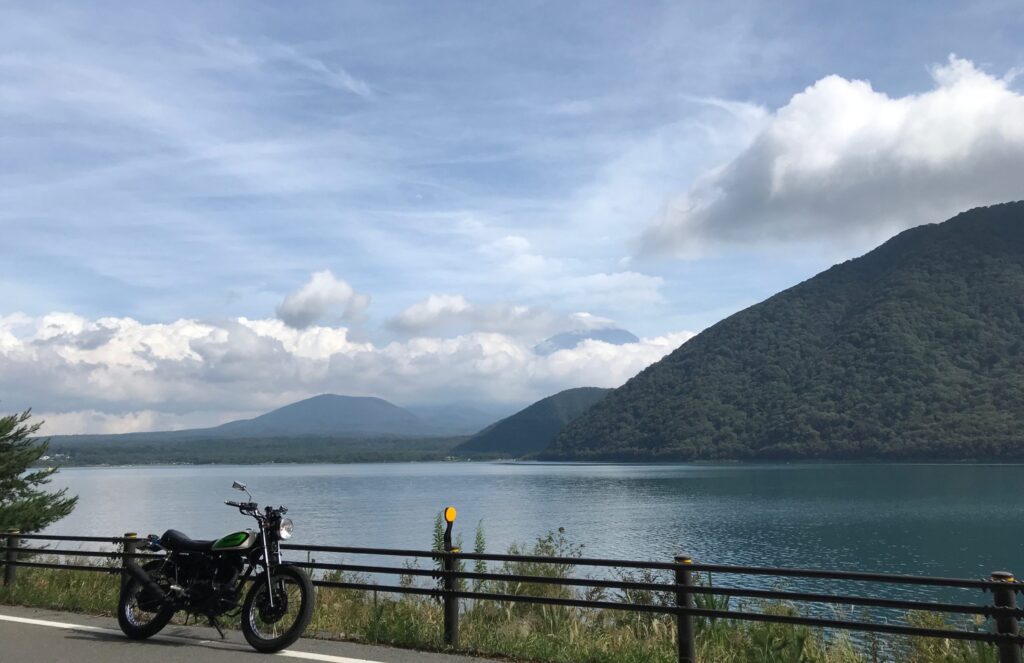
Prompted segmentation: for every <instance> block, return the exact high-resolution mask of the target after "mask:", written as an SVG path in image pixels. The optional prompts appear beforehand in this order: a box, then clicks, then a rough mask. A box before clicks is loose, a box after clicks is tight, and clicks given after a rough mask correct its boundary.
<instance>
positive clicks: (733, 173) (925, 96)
mask: <svg viewBox="0 0 1024 663" xmlns="http://www.w3.org/2000/svg"><path fill="white" fill-rule="evenodd" d="M932 73H933V79H934V82H935V85H934V88H933V89H931V90H929V91H927V92H924V93H922V94H916V95H908V96H905V97H896V98H893V97H889V96H887V95H886V94H884V93H882V92H879V91H876V90H874V89H873V88H872V86H871V84H870V83H869V82H866V81H859V80H847V79H845V78H842V77H840V76H835V75H833V76H828V77H826V78H823V79H821V80H820V81H818V82H817V83H815V84H814V85H812V86H810V87H808V88H807V89H806V90H804V91H803V92H801V93H799V94H797V95H795V96H794V97H793V98H792V99H790V101H789V103H788V104H786V105H785V106H784V107H782V108H780V109H779V110H778V111H776V112H775V113H774V114H773V115H772V116H771V117H770V118H769V119H768V121H767V123H766V124H765V125H764V128H763V129H762V130H761V131H760V133H759V134H757V136H756V137H755V138H754V140H753V142H752V143H751V144H750V145H749V146H748V147H747V148H746V149H745V150H744V151H743V152H741V153H740V154H739V156H737V157H736V158H735V159H733V160H732V161H731V162H730V163H728V164H727V165H725V166H723V167H721V168H719V169H717V170H714V171H712V172H709V173H707V174H705V175H704V177H702V178H701V179H700V180H699V181H698V182H697V183H696V184H695V185H694V186H692V187H691V188H690V190H689V191H688V192H687V193H686V194H685V195H682V196H679V197H677V198H675V199H673V200H671V201H670V202H669V203H668V204H666V205H665V208H664V209H663V210H662V212H661V213H660V214H658V215H657V217H656V219H655V220H654V221H653V222H652V224H651V225H650V227H649V228H648V229H647V231H646V233H645V235H644V238H643V247H644V249H645V251H647V252H649V253H665V252H674V253H677V254H681V255H694V254H699V253H700V252H702V251H703V250H705V249H706V248H707V247H708V246H714V245H717V244H723V243H757V242H762V241H773V240H793V239H815V238H832V239H835V238H847V239H860V240H868V241H877V240H878V239H881V238H883V237H885V236H887V235H890V234H892V233H893V232H895V231H898V230H902V229H904V228H908V227H911V226H915V225H919V224H921V223H927V222H937V221H942V220H944V219H946V218H948V217H951V216H953V215H955V214H956V213H958V212H960V211H963V210H965V209H968V208H971V207H975V206H979V205H987V204H992V203H997V202H1005V201H1008V200H1015V199H1018V198H1021V197H1024V180H1022V179H1021V177H1020V173H1021V172H1024V95H1021V94H1019V93H1017V92H1016V91H1014V90H1013V89H1011V87H1010V82H1009V79H1008V78H998V77H995V76H992V75H990V74H986V73H985V72H983V71H981V70H980V69H978V68H977V67H976V66H975V65H974V64H973V63H971V62H970V61H968V60H963V59H958V58H956V57H954V56H950V59H949V62H948V63H947V64H945V65H942V66H938V67H935V68H934V69H933V72H932Z"/></svg>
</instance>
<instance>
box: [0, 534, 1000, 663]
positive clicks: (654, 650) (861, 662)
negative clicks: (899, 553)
mask: <svg viewBox="0 0 1024 663" xmlns="http://www.w3.org/2000/svg"><path fill="white" fill-rule="evenodd" d="M476 547H477V549H481V548H482V547H483V535H482V532H478V535H477V541H476ZM509 552H511V553H513V554H530V555H554V556H563V557H573V556H579V555H580V554H581V548H580V547H579V546H575V545H573V544H572V543H570V542H569V541H568V540H567V539H566V538H565V536H564V533H562V532H560V531H559V532H551V533H549V534H548V535H546V536H544V537H541V538H540V539H538V540H537V541H535V542H534V543H533V544H532V545H531V546H529V547H525V548H524V547H522V546H513V547H512V549H511V550H510V551H509ZM75 563H82V562H81V561H80V560H76V561H75ZM492 571H498V572H504V573H513V574H522V575H543V576H559V577H568V576H569V575H570V574H571V573H572V571H573V569H572V567H567V566H555V565H550V564H541V563H534V562H514V563H505V564H502V565H501V566H500V567H499V568H497V569H492ZM323 577H324V578H325V579H330V580H347V581H355V582H366V581H367V579H366V578H365V577H360V576H358V575H353V574H340V573H328V574H326V575H324V576H323ZM623 578H624V579H627V580H635V581H642V582H658V581H659V580H660V579H659V578H657V577H655V576H654V575H652V574H650V573H646V572H639V573H634V574H630V573H624V574H623ZM400 582H401V583H402V584H405V585H412V584H415V582H416V578H415V577H414V576H412V575H407V576H403V577H402V578H401V579H400ZM118 583H119V578H118V576H117V575H111V574H107V573H97V572H85V571H63V570H54V569H39V568H27V567H22V568H19V569H18V577H17V582H15V583H14V585H13V586H12V587H10V588H2V589H0V603H7V604H18V605H26V606H35V607H42V608H51V609H58V610H67V611H72V612H83V613H90V614H101V615H112V614H113V611H114V609H115V606H116V604H117V593H118ZM476 588H478V589H480V590H482V591H488V592H496V593H503V594H514V595H534V596H553V597H565V598H570V597H572V598H576V597H580V596H583V597H586V598H592V599H596V600H627V601H630V602H638V603H660V602H666V601H669V600H670V598H669V597H666V596H664V595H662V594H660V593H656V592H637V591H626V590H623V591H622V592H614V591H613V592H611V593H609V592H607V591H605V590H587V591H584V590H577V589H574V588H569V587H562V586H558V585H548V584H529V585H528V584H522V583H515V582H511V581H497V582H494V581H492V582H487V583H484V584H483V585H482V586H481V585H480V584H479V583H478V584H477V585H476ZM697 598H698V604H699V607H716V608H724V607H727V603H728V602H727V601H726V600H724V599H722V598H720V597H710V596H703V595H701V596H699V597H697ZM742 607H744V608H757V609H760V610H763V611H766V612H774V613H781V614H797V611H796V609H795V608H794V607H793V606H791V605H788V604H784V603H779V602H765V603H760V604H757V605H745V606H742ZM907 621H908V622H909V623H912V624H915V625H919V626H926V627H930V628H950V627H951V625H950V624H949V623H948V622H947V621H945V619H944V618H943V617H942V616H941V615H936V614H932V613H918V614H910V615H908V616H907ZM981 626H982V624H981V623H980V622H978V623H976V624H975V627H976V628H981ZM957 627H961V628H962V627H963V624H957ZM696 629H697V658H698V660H699V661H702V662H706V663H708V662H713V663H897V662H898V663H997V662H998V656H997V654H996V650H995V648H994V647H990V646H988V645H984V644H981V643H966V642H960V641H955V640H944V639H925V638H896V637H891V638H884V639H883V638H870V637H869V639H868V640H867V641H860V642H859V645H858V646H857V647H855V646H854V644H853V642H852V641H851V640H850V639H849V638H848V637H846V636H845V635H843V634H841V633H833V634H828V635H826V634H825V633H823V631H822V630H820V629H812V628H809V627H803V626H791V625H783V624H767V623H756V622H738V621H734V620H714V621H710V620H703V619H698V620H697V621H696ZM442 630H443V616H442V610H441V605H440V603H439V602H438V601H437V600H436V599H433V598H431V597H424V596H413V595H393V594H385V593H378V592H366V591H360V590H346V589H334V588H321V589H319V590H318V594H317V604H316V610H315V613H314V616H313V621H312V623H311V624H310V627H309V629H308V631H307V634H309V635H314V636H316V637H323V638H335V639H344V640H352V641H358V642H365V643H373V644H387V645H392V646H398V647H409V648H416V649H424V650H441V649H444V643H443V641H442ZM675 636H676V629H675V622H674V619H673V618H671V617H668V616H663V615H657V614H654V613H631V612H624V611H612V610H593V609H576V608H567V607H561V606H542V605H535V604H525V603H518V602H499V601H464V602H463V604H462V614H461V617H460V649H461V650H463V651H465V652H466V653H473V654H478V655H484V656H500V657H503V658H508V659H513V660H518V661H536V662H543V663H569V662H572V663H579V662H585V663H613V662H614V663H670V662H675V661H676V660H677V658H676V641H675Z"/></svg>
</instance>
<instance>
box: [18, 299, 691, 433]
mask: <svg viewBox="0 0 1024 663" xmlns="http://www.w3.org/2000/svg"><path fill="white" fill-rule="evenodd" d="M565 319H567V320H569V322H570V324H573V325H575V327H576V328H586V327H587V326H588V325H589V326H601V325H603V324H604V323H605V322H606V321H605V320H604V319H601V318H599V317H597V316H591V315H589V314H582V313H581V314H574V315H573V316H565ZM690 336H692V334H690V333H689V332H683V333H679V334H669V335H666V336H662V337H658V338H650V339H642V340H641V341H640V342H638V343H632V344H626V345H612V344H608V343H603V342H600V341H593V340H588V341H584V342H582V343H580V344H579V345H578V346H576V347H575V348H572V349H571V350H561V351H558V352H554V353H552V354H550V355H546V356H544V355H539V354H537V353H535V352H534V351H533V343H532V340H530V339H528V338H527V337H525V336H516V335H514V334H510V333H501V332H497V331H470V332H466V333H462V334H459V335H457V336H454V337H451V338H437V337H425V336H417V337H414V338H409V339H407V340H403V341H396V342H392V343H388V344H386V345H375V344H372V343H359V342H353V341H351V340H350V339H349V338H348V332H347V330H346V329H345V328H341V327H319V326H317V327H308V328H306V329H302V330H298V329H295V328H292V327H289V326H287V325H285V324H284V323H283V322H281V321H280V320H276V319H266V320H250V319H246V318H240V319H237V320H227V321H220V322H216V323H212V322H197V321H194V320H176V321H173V322H170V323H167V324H143V323H140V322H138V321H136V320H133V319H131V318H116V319H115V318H102V319H98V320H89V319H86V318H83V317H81V316H75V315H72V314H66V313H64V314H52V315H47V316H42V317H39V318H28V317H26V316H7V317H5V318H0V402H2V403H3V405H4V407H6V408H8V409H10V410H11V411H14V410H19V409H22V408H26V407H30V406H31V407H34V408H35V411H36V412H38V413H40V414H41V415H43V418H46V419H47V420H48V427H47V432H48V433H50V434H56V433H72V432H127V431H134V430H146V429H153V428H158V429H168V428H182V427H191V426H206V425H213V424H216V423H220V422H221V421H223V420H224V419H225V418H229V417H234V416H251V414H253V413H256V412H261V411H266V410H268V409H270V408H273V407H277V406H280V405H284V404H285V403H288V402H291V401H295V400H298V399H300V398H304V397H307V396H310V395H312V394H316V393H323V392H334V393H343V394H352V395H376V396H381V397H383V398H387V399H390V400H393V401H396V402H398V403H403V402H418V403H420V402H453V401H460V400H468V401H476V402H487V401H493V402H505V403H514V404H518V403H523V402H528V401H531V400H534V399H538V398H542V397H544V396H547V395H550V394H552V393H555V392H556V391H559V390H561V389H566V388H569V387H578V386H585V385H586V386H604V387H615V386H618V385H620V384H621V383H622V382H624V381H625V380H626V379H628V378H629V377H631V376H632V375H634V374H635V373H637V372H638V371H640V370H641V369H643V368H644V367H646V366H648V365H649V364H651V363H652V362H654V361H657V360H658V359H660V358H661V357H663V356H664V355H665V354H667V353H668V352H670V351H672V350H673V349H674V348H675V347H677V346H678V345H679V344H680V343H682V342H683V341H685V340H687V339H688V338H689V337H690Z"/></svg>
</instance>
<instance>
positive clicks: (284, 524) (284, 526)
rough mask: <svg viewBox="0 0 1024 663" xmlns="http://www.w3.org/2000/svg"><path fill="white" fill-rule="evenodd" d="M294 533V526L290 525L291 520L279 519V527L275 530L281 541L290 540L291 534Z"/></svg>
mask: <svg viewBox="0 0 1024 663" xmlns="http://www.w3.org/2000/svg"><path fill="white" fill-rule="evenodd" d="M294 531H295V525H294V524H292V519H291V518H282V519H281V527H280V528H279V529H278V530H277V534H278V536H280V537H281V539H282V540H283V539H290V538H292V532H294Z"/></svg>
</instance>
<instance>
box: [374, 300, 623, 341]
mask: <svg viewBox="0 0 1024 663" xmlns="http://www.w3.org/2000/svg"><path fill="white" fill-rule="evenodd" d="M387 326H388V328H389V329H391V330H392V331H396V332H398V333H400V334H404V335H409V336H423V335H431V336H438V335H440V336H452V335H461V334H465V333H470V332H495V333H499V334H503V335H506V336H511V337H515V338H521V339H526V340H530V339H538V338H546V337H548V336H551V335H552V334H556V333H558V332H563V331H577V330H586V329H604V328H608V327H614V326H615V321H614V320H612V319H610V318H605V317H602V316H598V315H593V314H591V313H588V312H586V311H580V312H576V313H570V314H563V313H558V312H556V311H553V310H551V309H549V308H546V307H543V306H526V305H523V304H512V303H509V302H496V303H492V304H486V305H474V304H473V303H471V302H470V301H469V300H467V299H466V298H465V297H464V296H462V295H452V294H433V295H430V296H428V297H427V298H426V299H423V300H422V301H419V302H416V303H415V304H413V305H411V306H409V307H408V308H406V309H405V310H403V311H402V312H400V313H399V314H398V315H396V316H394V317H393V318H391V319H390V320H388V322H387Z"/></svg>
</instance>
